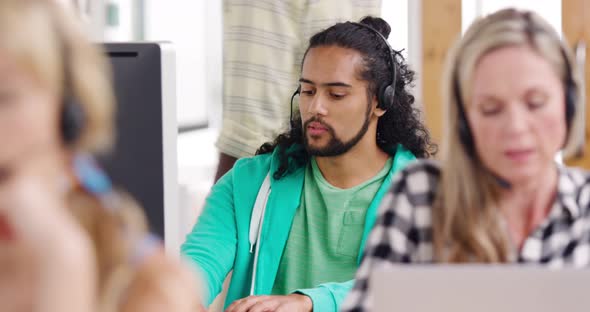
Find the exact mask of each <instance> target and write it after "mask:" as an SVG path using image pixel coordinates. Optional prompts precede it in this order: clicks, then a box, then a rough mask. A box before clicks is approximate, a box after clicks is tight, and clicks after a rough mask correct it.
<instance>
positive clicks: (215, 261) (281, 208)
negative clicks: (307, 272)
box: [181, 145, 415, 312]
mask: <svg viewBox="0 0 590 312" xmlns="http://www.w3.org/2000/svg"><path fill="white" fill-rule="evenodd" d="M414 159H415V157H414V155H413V154H412V153H411V152H410V151H408V150H406V149H405V148H404V147H403V146H401V145H398V147H397V149H396V152H395V156H394V159H393V164H392V166H391V170H390V171H389V173H388V175H387V176H386V177H385V180H384V181H383V184H382V185H381V187H380V188H379V190H378V191H377V194H376V195H375V198H374V199H373V202H372V203H371V205H370V206H369V208H368V210H367V214H366V220H365V228H364V231H363V238H362V241H361V246H360V250H359V257H358V262H359V263H360V260H361V256H362V250H363V249H364V246H365V241H366V239H367V236H368V234H369V232H370V231H371V228H372V227H373V225H374V223H375V219H376V216H377V208H378V206H379V203H380V202H381V199H382V198H383V195H384V194H385V192H386V191H387V189H388V187H389V185H390V183H391V179H392V177H393V175H394V174H395V173H396V172H398V171H399V170H401V169H403V168H404V167H405V166H406V165H407V164H408V163H410V162H411V161H413V160H414ZM278 165H279V159H278V155H277V152H276V151H275V152H273V153H272V154H264V155H259V156H255V157H251V158H243V159H240V160H238V161H237V162H236V164H235V165H234V167H233V169H232V170H231V171H229V172H228V173H227V174H226V175H224V176H223V177H222V178H221V179H220V180H219V181H218V182H217V183H216V184H215V185H214V186H213V188H212V189H211V193H210V194H209V196H208V197H207V200H206V202H205V207H204V209H203V212H202V214H201V216H200V217H199V218H198V220H197V223H196V224H195V226H194V228H193V230H192V232H191V233H190V234H188V235H187V238H186V241H185V242H184V244H183V245H182V247H181V253H182V255H183V257H185V258H186V259H188V260H189V261H190V262H191V263H192V264H193V265H195V267H196V269H197V270H198V271H199V274H200V277H201V279H202V281H203V283H204V285H205V287H204V291H205V292H206V293H205V294H203V300H204V302H203V303H204V304H205V305H206V306H209V305H210V304H211V302H212V301H213V299H215V297H216V296H217V294H219V292H220V291H221V287H222V285H223V281H224V280H225V277H226V276H227V274H228V273H229V272H230V271H231V270H233V273H232V277H231V281H230V285H229V290H228V294H227V298H226V301H225V307H226V308H227V306H229V305H230V304H231V303H232V302H234V301H235V300H238V299H241V298H244V297H247V296H248V295H249V293H250V284H251V278H252V268H253V262H254V253H252V252H250V244H249V227H250V216H251V214H252V208H253V206H254V202H255V201H256V196H257V195H258V190H259V189H260V186H261V185H262V181H263V180H264V178H265V177H266V175H267V174H268V173H269V170H271V171H270V172H271V173H273V172H275V171H276V169H277V168H278ZM304 169H305V168H304V166H303V167H299V168H296V169H294V170H293V171H292V172H290V173H289V174H287V175H285V176H283V177H282V178H281V179H278V180H275V179H274V178H273V177H272V174H271V189H272V192H271V193H270V196H269V198H268V202H267V206H266V211H265V214H264V220H263V226H262V230H261V231H262V233H261V236H260V241H259V242H258V244H260V247H259V248H260V250H259V255H258V269H257V272H256V281H255V284H254V293H255V294H256V295H265V294H266V295H267V294H270V293H271V290H272V287H273V284H274V281H275V277H276V274H277V270H278V267H279V263H280V261H281V256H282V255H283V249H284V248H285V244H286V242H287V238H288V236H289V231H290V229H291V223H292V221H293V218H294V216H295V211H296V209H297V207H299V201H300V198H301V191H302V189H303V180H304V176H305V170H304ZM353 282H354V281H353V280H350V281H347V282H343V283H326V284H321V285H317V287H315V288H311V289H301V290H298V292H300V293H303V294H305V295H307V296H309V297H310V298H311V300H312V301H313V307H314V311H322V312H324V311H326V312H328V311H334V312H335V311H338V310H339V307H340V305H341V303H342V301H343V300H344V298H345V297H346V295H347V294H348V292H349V291H350V289H351V288H352V285H353Z"/></svg>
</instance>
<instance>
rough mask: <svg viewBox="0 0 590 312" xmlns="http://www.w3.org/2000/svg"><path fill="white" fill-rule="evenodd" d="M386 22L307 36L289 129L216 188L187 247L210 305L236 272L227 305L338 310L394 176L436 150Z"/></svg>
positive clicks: (234, 308)
mask: <svg viewBox="0 0 590 312" xmlns="http://www.w3.org/2000/svg"><path fill="white" fill-rule="evenodd" d="M389 31H390V28H389V25H388V24H387V23H386V22H385V21H384V20H382V19H380V18H373V17H366V18H364V19H363V20H362V21H361V22H360V23H353V22H346V23H338V24H335V25H333V26H331V27H329V28H328V29H326V30H324V31H321V32H319V33H317V34H315V35H313V36H312V37H311V39H310V41H309V46H308V49H307V50H306V53H305V56H304V57H303V61H302V67H301V76H300V79H299V83H300V86H299V88H298V89H297V92H296V93H295V94H294V95H293V96H294V97H295V96H297V95H298V94H300V99H299V114H297V115H296V117H295V118H294V119H293V120H292V122H291V129H290V130H289V131H287V132H285V133H283V134H281V135H279V136H278V137H277V138H276V139H275V140H274V142H270V143H266V144H264V145H262V147H261V148H260V149H259V150H258V155H257V156H255V157H251V158H244V159H241V160H239V161H238V162H237V163H236V165H235V166H234V168H233V169H232V170H230V171H229V172H228V173H227V174H226V175H225V176H224V177H223V178H221V179H220V180H219V181H218V182H217V183H216V184H215V185H214V186H213V189H212V190H211V193H210V194H209V197H208V198H207V201H206V204H205V208H204V211H203V213H202V214H201V216H200V217H199V219H198V220H197V224H196V225H195V226H194V228H193V231H192V233H190V234H189V235H188V236H187V239H186V241H185V243H184V244H183V245H182V253H183V255H184V256H185V257H186V258H188V259H190V260H191V261H192V262H193V263H194V265H195V267H196V269H197V270H198V271H199V272H200V275H201V280H202V282H203V284H204V293H203V294H202V297H203V298H205V301H204V303H205V305H208V304H209V303H210V302H211V301H212V300H213V298H215V296H217V294H218V293H219V292H220V289H221V284H222V283H223V281H224V279H225V278H226V276H227V274H228V273H229V272H230V271H231V270H233V273H232V278H231V282H230V285H229V291H228V294H227V299H226V302H225V307H226V308H227V311H230V312H243V311H251V312H255V311H267V310H268V311H311V310H312V309H313V310H314V311H337V310H338V309H339V307H340V305H341V302H342V300H343V298H344V296H346V294H347V293H348V291H349V290H350V287H351V286H352V278H353V276H354V272H355V271H356V269H357V266H358V263H359V262H358V261H359V259H360V252H359V251H360V250H362V247H363V245H364V242H365V239H366V235H367V234H368V232H369V230H370V229H371V227H372V226H373V223H374V220H375V216H376V215H375V213H376V208H377V206H378V204H379V203H380V201H381V198H382V196H383V194H384V193H385V191H386V190H387V188H388V186H389V183H390V181H391V178H392V176H393V175H394V174H395V173H396V172H398V171H399V170H401V169H402V168H403V167H404V166H405V165H407V164H408V163H409V162H411V161H413V160H414V159H415V157H428V156H429V155H430V154H431V152H433V148H434V146H432V145H431V143H430V138H429V135H428V132H427V131H426V129H425V128H424V125H423V124H422V123H421V121H420V118H419V111H418V110H417V109H415V108H414V107H413V103H414V97H413V96H412V95H411V94H410V93H409V91H408V88H409V86H410V85H411V83H412V81H413V77H414V73H413V72H412V71H411V70H410V69H408V66H407V64H406V63H405V61H404V59H403V58H402V56H401V55H400V54H399V53H397V52H396V51H394V50H392V49H391V47H390V46H389V45H388V43H387V40H386V37H387V36H388V35H389Z"/></svg>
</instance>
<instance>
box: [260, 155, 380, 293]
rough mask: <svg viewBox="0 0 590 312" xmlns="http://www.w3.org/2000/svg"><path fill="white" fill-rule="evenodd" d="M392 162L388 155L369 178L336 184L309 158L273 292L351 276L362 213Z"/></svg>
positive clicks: (357, 247)
mask: <svg viewBox="0 0 590 312" xmlns="http://www.w3.org/2000/svg"><path fill="white" fill-rule="evenodd" d="M391 165H392V159H391V158H390V159H389V160H388V161H387V163H386V164H385V166H384V167H383V169H381V171H379V173H377V175H375V176H374V177H373V178H371V179H370V180H368V181H366V182H363V183H362V184H360V185H357V186H355V187H352V188H348V189H341V188H337V187H334V186H332V185H331V184H330V183H328V181H326V179H324V177H323V175H322V173H321V171H320V169H319V168H318V166H317V163H316V161H315V158H312V161H311V162H310V165H308V166H307V168H306V170H305V180H304V184H303V192H302V193H301V203H300V205H299V207H298V208H297V212H296V213H295V217H294V219H293V225H292V226H291V232H290V233H289V238H288V240H287V244H286V246H285V250H284V252H283V256H282V258H281V263H280V264H279V269H278V272H277V277H276V279H275V283H274V286H273V289H272V294H275V295H285V294H289V293H291V292H293V291H295V290H297V289H305V288H313V287H317V286H318V285H319V284H322V283H327V282H337V283H339V282H345V281H348V280H351V279H353V278H354V274H355V272H356V269H357V267H358V264H357V257H358V253H359V248H360V244H361V239H362V236H363V230H364V226H365V214H366V211H367V209H368V208H369V205H370V204H371V202H372V201H373V198H374V197H375V194H376V193H377V191H378V190H379V187H380V186H381V184H382V183H383V180H384V179H385V177H386V176H387V174H388V173H389V170H390V169H391Z"/></svg>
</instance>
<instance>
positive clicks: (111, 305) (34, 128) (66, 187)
mask: <svg viewBox="0 0 590 312" xmlns="http://www.w3.org/2000/svg"><path fill="white" fill-rule="evenodd" d="M80 29H81V27H80V25H78V24H77V23H76V22H75V19H74V18H73V17H72V16H69V15H68V13H67V12H64V11H63V10H62V8H61V6H60V5H58V4H56V3H54V2H53V1H48V0H2V1H0V144H2V146H3V148H2V149H0V307H2V308H1V310H2V311H47V312H54V311H56V312H57V311H59V312H68V311H75V312H84V311H196V310H197V309H198V306H197V305H196V303H197V298H195V295H194V294H195V293H196V290H195V289H194V287H193V284H192V279H191V274H190V272H188V271H186V269H184V267H183V266H182V265H181V264H180V263H179V262H177V261H175V260H171V259H169V258H167V257H166V256H165V255H164V253H163V250H162V248H161V244H160V243H159V242H158V241H157V240H155V239H153V238H152V237H151V236H149V235H147V234H146V226H145V220H144V217H143V215H142V213H141V210H140V209H139V207H138V206H137V205H136V204H135V203H134V202H133V201H132V200H131V199H130V198H129V197H127V196H125V195H124V194H123V193H121V192H117V191H114V190H112V187H111V186H110V184H109V181H108V179H107V178H106V176H104V175H103V174H102V173H101V171H100V170H99V169H98V168H96V167H95V165H94V163H93V162H92V157H91V156H87V155H91V154H95V153H99V152H104V151H106V150H107V149H108V148H109V146H110V144H111V138H112V135H113V133H112V132H113V131H112V126H113V125H112V123H113V110H114V105H113V104H114V103H113V95H112V90H111V88H110V83H109V79H108V78H109V75H108V70H107V68H108V67H107V66H106V65H107V64H106V62H105V58H104V57H103V55H102V52H101V51H99V50H98V49H97V48H96V47H95V46H94V45H92V44H90V43H89V42H88V41H87V40H85V38H84V36H83V34H82V32H81V31H80Z"/></svg>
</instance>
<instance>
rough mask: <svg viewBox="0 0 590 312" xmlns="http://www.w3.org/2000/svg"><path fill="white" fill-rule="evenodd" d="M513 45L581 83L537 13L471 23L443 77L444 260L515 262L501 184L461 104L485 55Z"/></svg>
mask: <svg viewBox="0 0 590 312" xmlns="http://www.w3.org/2000/svg"><path fill="white" fill-rule="evenodd" d="M513 45H526V46H528V47H530V48H531V49H533V50H534V51H535V52H536V53H538V54H539V55H540V56H542V57H543V58H545V59H546V60H547V61H548V62H549V63H550V64H551V65H552V67H553V68H554V69H555V72H556V73H557V74H558V75H559V77H561V79H562V81H564V85H565V82H566V81H568V79H569V80H570V81H571V82H573V83H577V85H578V86H579V85H580V84H579V76H578V75H577V72H576V69H575V68H574V67H573V61H572V58H571V56H570V53H569V50H568V48H567V46H566V45H565V43H564V42H562V41H561V40H560V38H559V35H558V34H557V33H556V32H555V30H553V28H552V27H551V26H550V25H549V24H548V23H547V22H546V21H544V20H543V19H542V18H541V17H539V16H538V15H537V14H535V13H533V12H526V11H517V10H514V9H505V10H500V11H498V12H496V13H493V14H491V15H488V16H486V17H484V18H481V19H479V20H477V21H475V22H474V23H473V24H472V25H471V26H470V27H469V29H468V30H467V32H466V33H465V35H464V36H463V37H462V38H461V39H460V40H459V41H458V42H457V44H456V45H455V46H454V48H453V49H452V50H451V51H450V55H449V57H448V59H447V65H446V72H445V76H444V78H443V99H444V104H445V120H446V125H445V132H444V134H443V142H442V148H441V152H442V153H441V162H442V177H441V185H440V189H439V191H438V194H437V196H436V199H435V204H434V206H435V208H434V209H433V231H434V233H433V237H434V250H435V256H436V258H437V259H438V260H439V261H444V262H469V261H477V262H506V261H509V257H510V255H509V246H510V240H509V238H508V237H507V234H506V233H505V230H504V228H503V226H502V224H501V221H500V220H501V218H500V216H499V210H498V207H497V205H498V200H499V187H500V186H499V184H498V181H497V179H496V178H494V177H493V176H492V174H491V173H490V172H489V170H486V169H485V168H484V165H483V164H482V162H481V161H480V160H479V159H478V157H477V156H476V155H470V154H469V153H468V152H467V151H466V149H465V146H463V143H462V142H461V139H460V135H459V120H460V118H462V117H460V114H461V112H460V109H461V108H459V105H461V103H464V104H465V105H467V104H466V103H468V102H469V99H470V94H469V90H471V85H470V83H471V81H472V75H473V72H474V69H475V67H476V66H477V63H478V61H479V60H480V59H481V57H482V56H484V55H485V54H487V53H489V52H491V51H493V50H495V49H499V48H502V47H506V46H513ZM568 62H569V66H570V67H569V69H568ZM568 75H571V76H572V77H567V76H568ZM564 91H566V90H565V89H564ZM574 91H575V94H574V99H573V100H574V103H580V101H581V94H580V89H579V88H575V90H574ZM456 93H458V94H456ZM457 97H460V98H461V99H458V98H457ZM463 109H464V108H463ZM578 115H579V114H578ZM572 119H573V122H572V123H571V124H570V125H568V126H569V129H568V133H569V135H568V138H566V141H565V143H566V144H565V150H566V152H567V151H570V150H571V146H572V144H573V143H574V141H575V140H574V139H572V136H574V135H575V133H576V131H573V128H575V127H576V126H577V125H578V124H579V118H575V117H574V118H572Z"/></svg>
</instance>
